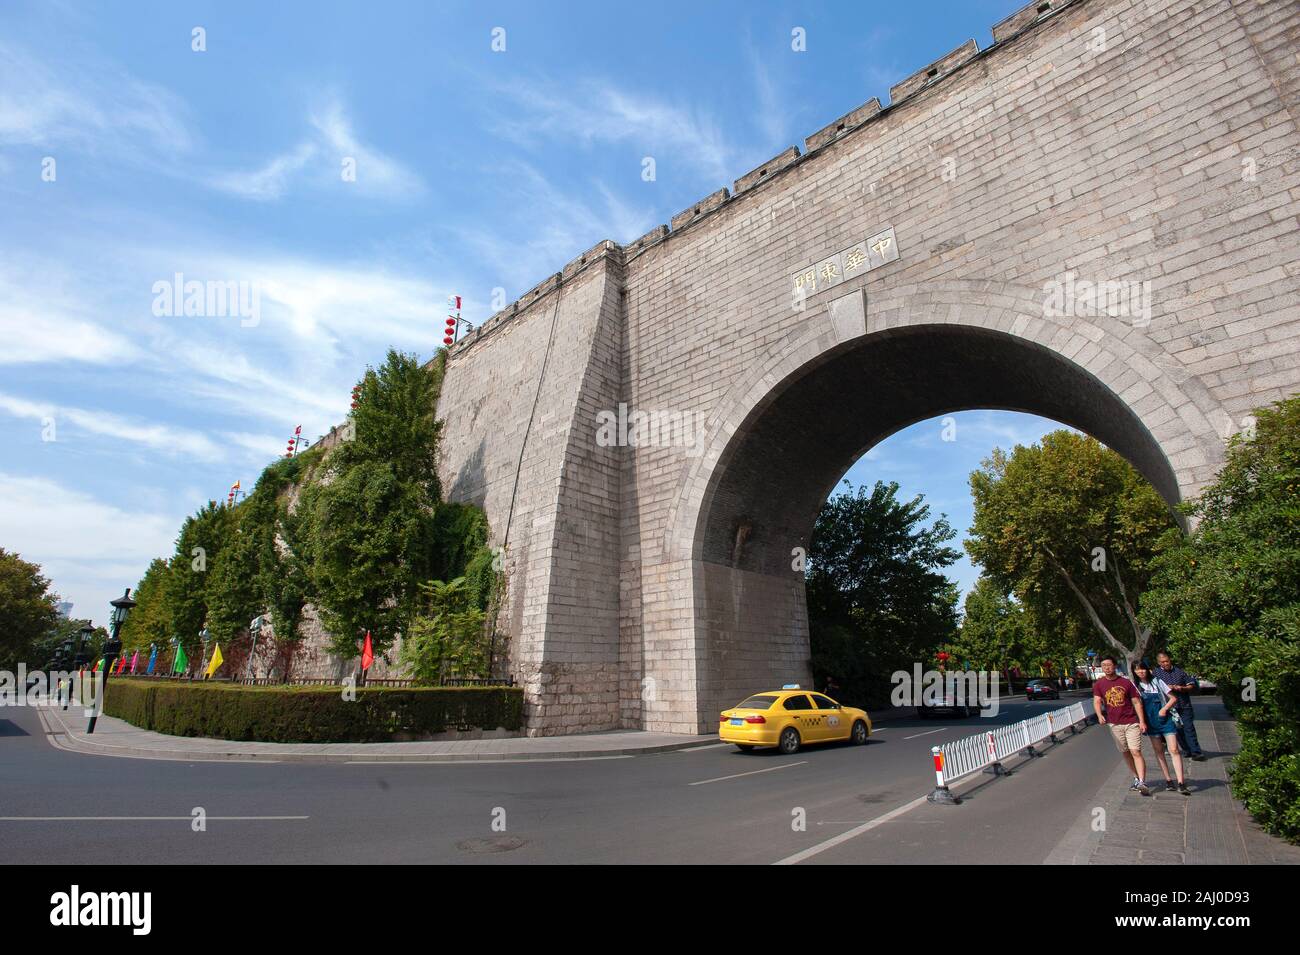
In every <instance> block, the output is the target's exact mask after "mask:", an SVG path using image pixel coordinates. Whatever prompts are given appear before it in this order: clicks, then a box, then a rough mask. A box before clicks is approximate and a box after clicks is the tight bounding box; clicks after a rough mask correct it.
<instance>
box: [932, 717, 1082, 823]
mask: <svg viewBox="0 0 1300 955" xmlns="http://www.w3.org/2000/svg"><path fill="white" fill-rule="evenodd" d="M1087 720H1088V715H1087V713H1086V711H1085V710H1084V708H1083V704H1082V703H1071V704H1070V705H1069V706H1063V707H1061V708H1060V709H1059V710H1052V711H1051V712H1050V713H1038V714H1036V715H1034V716H1031V717H1030V718H1029V719H1027V720H1021V721H1020V722H1018V723H1007V724H1006V725H1003V726H997V727H994V728H993V729H990V730H985V731H984V732H982V733H976V734H974V735H972V736H964V737H962V738H961V739H957V740H953V741H952V742H950V743H944V744H943V745H941V746H935V747H933V748H932V749H931V750H930V755H931V757H932V758H933V759H934V778H935V779H934V792H932V793H930V795H929V797H927V798H929V800H930V802H937V803H947V804H956V803H957V802H960V800H959V799H958V798H957V797H956V796H954V795H953V794H952V791H951V790H950V789H949V788H948V784H949V783H951V782H953V781H955V780H958V779H961V778H962V777H964V776H969V775H970V774H971V773H977V772H979V771H980V770H984V771H985V772H987V773H992V774H993V775H995V776H1005V775H1007V774H1008V773H1007V770H1006V769H1004V768H1003V766H1002V761H1003V760H1004V759H1006V758H1007V757H1008V756H1011V755H1013V754H1015V753H1020V754H1021V755H1022V756H1025V757H1027V758H1032V757H1037V756H1042V755H1043V754H1042V753H1040V752H1038V751H1037V750H1036V749H1034V746H1035V744H1037V743H1041V742H1042V741H1043V740H1049V741H1050V742H1051V743H1052V744H1053V745H1055V744H1057V743H1059V742H1060V740H1059V739H1057V734H1058V733H1065V732H1069V733H1070V734H1072V735H1073V734H1074V733H1076V732H1078V730H1077V728H1076V727H1077V724H1079V723H1084V724H1086V723H1087Z"/></svg>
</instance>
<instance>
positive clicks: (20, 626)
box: [0, 547, 59, 671]
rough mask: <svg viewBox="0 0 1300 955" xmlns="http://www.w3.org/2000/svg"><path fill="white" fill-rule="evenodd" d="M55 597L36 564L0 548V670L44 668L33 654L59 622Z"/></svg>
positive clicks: (43, 643)
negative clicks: (22, 667) (23, 667)
mask: <svg viewBox="0 0 1300 955" xmlns="http://www.w3.org/2000/svg"><path fill="white" fill-rule="evenodd" d="M57 604H58V597H57V596H56V595H55V594H53V593H51V592H50V581H49V580H48V579H47V578H46V577H45V576H44V575H43V574H42V573H41V568H40V566H39V565H38V564H33V563H31V562H29V561H25V560H23V559H22V558H21V557H19V556H18V555H17V554H14V553H10V552H9V551H6V550H5V549H4V548H3V547H0V668H3V669H6V670H11V671H12V670H16V669H17V667H18V664H19V663H20V662H22V663H26V664H28V665H29V666H33V667H39V666H44V664H45V660H44V659H41V660H35V659H32V658H31V656H32V654H33V653H35V652H38V650H39V652H46V651H47V649H48V648H47V647H46V644H47V642H48V640H49V638H50V635H51V632H52V631H53V630H54V628H55V624H56V623H57V622H58V619H59V610H58V607H57Z"/></svg>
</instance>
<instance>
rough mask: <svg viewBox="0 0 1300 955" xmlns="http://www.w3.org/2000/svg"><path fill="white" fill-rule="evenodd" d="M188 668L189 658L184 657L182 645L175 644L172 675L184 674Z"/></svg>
mask: <svg viewBox="0 0 1300 955" xmlns="http://www.w3.org/2000/svg"><path fill="white" fill-rule="evenodd" d="M189 668H190V658H189V657H187V656H186V655H185V646H184V644H180V643H178V644H176V662H175V663H174V664H172V672H173V673H184V672H185V671H186V670H188V669H189Z"/></svg>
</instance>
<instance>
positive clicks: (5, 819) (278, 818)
mask: <svg viewBox="0 0 1300 955" xmlns="http://www.w3.org/2000/svg"><path fill="white" fill-rule="evenodd" d="M204 818H205V819H208V820H220V821H222V822H284V821H296V820H301V819H310V818H311V816H204ZM181 821H184V822H193V821H194V817H193V816H0V822H181Z"/></svg>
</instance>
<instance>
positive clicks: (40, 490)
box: [0, 472, 179, 622]
mask: <svg viewBox="0 0 1300 955" xmlns="http://www.w3.org/2000/svg"><path fill="white" fill-rule="evenodd" d="M0 484H2V485H3V486H4V489H5V493H4V494H2V495H0V541H3V545H4V547H5V549H6V550H8V551H11V552H17V553H19V554H21V555H22V556H23V558H24V559H26V560H31V561H35V562H36V563H38V564H40V565H41V567H42V570H43V572H44V573H45V575H46V576H47V577H49V578H50V579H51V580H53V581H54V582H55V586H54V588H53V589H55V590H56V591H57V592H58V593H59V594H60V595H61V596H62V597H63V598H64V599H65V600H71V601H72V602H73V604H74V605H75V608H74V611H73V612H74V613H75V614H76V615H77V616H89V617H92V618H94V619H96V620H97V621H99V622H103V621H104V617H105V616H106V615H107V611H108V609H109V608H108V601H109V600H111V599H113V598H114V597H118V596H120V595H121V593H122V588H123V587H125V586H128V585H134V582H135V581H136V580H138V579H139V577H140V575H141V573H142V572H143V570H144V568H145V567H146V566H147V565H148V563H149V561H150V560H152V559H153V558H154V557H164V556H166V555H168V554H170V553H171V551H172V548H173V542H174V539H175V534H176V528H177V526H178V523H179V515H168V514H159V513H153V512H148V511H137V510H126V509H123V508H120V507H117V506H114V505H112V504H109V503H106V502H104V501H102V500H100V499H98V498H95V497H92V496H91V495H88V494H85V493H82V492H80V491H76V490H73V489H70V488H68V487H66V486H64V485H62V484H60V483H58V482H57V481H52V480H48V479H45V478H38V477H30V476H27V475H20V474H10V473H4V472H0Z"/></svg>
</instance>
